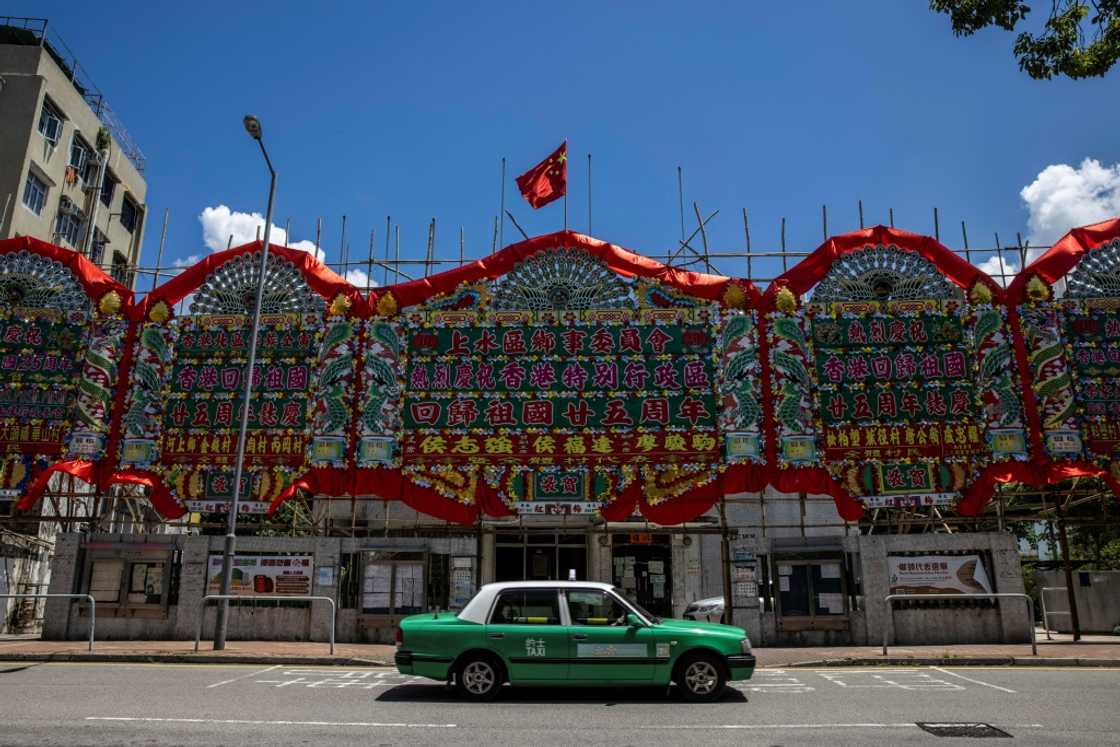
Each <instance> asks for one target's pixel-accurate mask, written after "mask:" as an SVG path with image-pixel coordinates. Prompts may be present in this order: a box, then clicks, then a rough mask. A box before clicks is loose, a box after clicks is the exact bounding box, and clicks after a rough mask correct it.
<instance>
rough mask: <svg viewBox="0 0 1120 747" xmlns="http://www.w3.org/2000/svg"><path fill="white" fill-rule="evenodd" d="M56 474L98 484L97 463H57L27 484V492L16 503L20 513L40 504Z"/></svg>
mask: <svg viewBox="0 0 1120 747" xmlns="http://www.w3.org/2000/svg"><path fill="white" fill-rule="evenodd" d="M56 472H57V473H59V474H66V475H73V476H74V477H76V478H78V479H79V480H81V481H82V482H85V483H87V484H89V485H96V484H97V463H96V462H90V461H86V460H84V459H83V460H74V461H69V462H55V463H54V464H51V465H49V466H48V467H47V468H46V469H44V470H42V471H41V472H39V473H38V474H37V475H35V477H33V478H32V479H31V482H29V483H28V484H27V490H26V491H25V492H24V494H23V495H22V496H20V499H19V500H18V501H16V508H17V509H19V510H20V511H26V510H27V509H29V508H31V507H32V506H34V505H35V504H36V503H38V502H39V498H41V497H42V495H43V491H44V490H46V489H47V483H48V482H50V479H51V475H53V474H55V473H56Z"/></svg>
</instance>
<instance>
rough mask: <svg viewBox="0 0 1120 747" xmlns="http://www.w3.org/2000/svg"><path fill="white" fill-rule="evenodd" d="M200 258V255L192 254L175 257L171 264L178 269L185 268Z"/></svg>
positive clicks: (196, 262)
mask: <svg viewBox="0 0 1120 747" xmlns="http://www.w3.org/2000/svg"><path fill="white" fill-rule="evenodd" d="M200 259H202V256H201V255H199V254H192V255H191V256H189V257H185V258H183V259H177V260H175V261H174V262H173V263H172V264H173V266H174V267H176V268H177V269H179V270H185V269H186V268H188V267H190V266H191V265H194V264H198V261H199V260H200Z"/></svg>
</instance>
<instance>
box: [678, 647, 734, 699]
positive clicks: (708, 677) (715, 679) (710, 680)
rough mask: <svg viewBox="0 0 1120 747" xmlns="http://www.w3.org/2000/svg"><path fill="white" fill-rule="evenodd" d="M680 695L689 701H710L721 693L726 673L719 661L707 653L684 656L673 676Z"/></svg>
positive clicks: (725, 683) (717, 697)
mask: <svg viewBox="0 0 1120 747" xmlns="http://www.w3.org/2000/svg"><path fill="white" fill-rule="evenodd" d="M675 679H676V682H677V687H678V688H680V691H681V696H682V697H683V698H684V699H685V700H687V701H689V702H690V703H710V702H711V701H713V700H717V699H719V697H720V696H722V695H723V690H724V687H726V686H727V675H726V673H725V672H724V671H723V666H722V665H721V662H720V661H719V660H717V659H716V657H714V656H711V655H708V654H691V655H688V656H685V657H684V658H683V659H682V660H681V663H680V664H678V665H677V675H676V677H675Z"/></svg>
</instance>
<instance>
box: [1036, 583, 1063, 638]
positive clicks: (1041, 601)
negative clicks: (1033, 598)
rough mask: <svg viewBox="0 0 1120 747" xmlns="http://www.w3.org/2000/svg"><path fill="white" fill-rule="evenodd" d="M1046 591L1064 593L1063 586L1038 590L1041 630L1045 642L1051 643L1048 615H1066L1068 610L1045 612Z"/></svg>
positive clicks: (1044, 587)
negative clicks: (1043, 632)
mask: <svg viewBox="0 0 1120 747" xmlns="http://www.w3.org/2000/svg"><path fill="white" fill-rule="evenodd" d="M1048 591H1066V587H1064V586H1043V587H1041V588H1040V589H1039V590H1038V603H1039V604H1040V605H1042V629H1043V630H1045V631H1046V640H1048V641H1052V640H1054V637H1053V636H1052V635H1050V618H1049V615H1068V614H1069V610H1049V611H1048V610H1047V609H1046V592H1048Z"/></svg>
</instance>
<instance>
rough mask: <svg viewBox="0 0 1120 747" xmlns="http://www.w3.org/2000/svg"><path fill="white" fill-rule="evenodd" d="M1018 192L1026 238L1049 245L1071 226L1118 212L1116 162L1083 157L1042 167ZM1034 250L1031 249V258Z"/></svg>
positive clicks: (1118, 168) (1119, 189) (1118, 171)
mask: <svg viewBox="0 0 1120 747" xmlns="http://www.w3.org/2000/svg"><path fill="white" fill-rule="evenodd" d="M1019 195H1020V196H1021V197H1022V198H1023V201H1024V202H1026V204H1027V209H1028V210H1029V211H1030V217H1029V218H1028V220H1027V239H1028V241H1029V242H1030V243H1031V244H1033V245H1037V246H1043V247H1049V246H1050V245H1051V244H1053V243H1054V242H1055V241H1057V240H1058V239H1060V238H1061V237H1062V236H1064V235H1065V234H1066V233H1067V232H1068V231H1069V230H1070V229H1071V228H1076V227H1078V226H1084V225H1088V224H1090V223H1098V222H1100V221H1102V220H1106V219H1108V218H1112V217H1114V216H1116V215H1118V214H1120V164H1116V165H1114V166H1111V167H1110V166H1102V165H1101V162H1100V161H1098V160H1096V159H1095V158H1086V159H1085V160H1084V161H1082V162H1081V165H1080V166H1078V167H1074V166H1070V165H1069V164H1065V163H1057V164H1052V165H1050V166H1047V167H1046V168H1044V169H1043V170H1042V171H1041V172H1040V173H1039V175H1038V177H1037V178H1036V179H1035V180H1034V181H1033V182H1031V183H1030V184H1028V185H1027V186H1025V187H1023V189H1022V191H1021V192H1019ZM1038 253H1039V252H1038V251H1032V252H1031V254H1032V256H1031V257H1029V259H1034V256H1037V254H1038Z"/></svg>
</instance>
